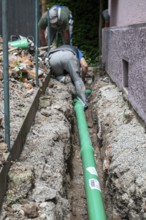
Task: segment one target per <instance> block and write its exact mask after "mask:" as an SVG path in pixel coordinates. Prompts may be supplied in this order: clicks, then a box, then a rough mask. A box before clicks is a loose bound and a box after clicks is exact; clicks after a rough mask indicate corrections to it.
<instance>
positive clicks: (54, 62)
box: [49, 51, 64, 82]
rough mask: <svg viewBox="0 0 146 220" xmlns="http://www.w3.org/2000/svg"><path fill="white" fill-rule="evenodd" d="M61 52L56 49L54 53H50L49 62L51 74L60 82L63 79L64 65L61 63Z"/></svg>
mask: <svg viewBox="0 0 146 220" xmlns="http://www.w3.org/2000/svg"><path fill="white" fill-rule="evenodd" d="M62 59H63V52H62V51H57V52H55V53H52V54H50V56H49V63H50V67H51V70H52V73H53V75H54V76H55V77H56V79H57V80H58V81H60V82H62V81H63V78H64V66H63V64H62Z"/></svg>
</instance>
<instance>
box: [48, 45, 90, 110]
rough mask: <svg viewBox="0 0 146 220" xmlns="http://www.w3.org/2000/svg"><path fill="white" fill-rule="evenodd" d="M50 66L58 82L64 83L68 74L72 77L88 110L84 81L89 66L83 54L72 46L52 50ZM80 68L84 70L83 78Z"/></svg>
mask: <svg viewBox="0 0 146 220" xmlns="http://www.w3.org/2000/svg"><path fill="white" fill-rule="evenodd" d="M49 64H50V67H51V72H52V73H53V75H54V76H55V77H56V79H57V80H58V81H60V82H64V79H65V75H66V74H67V73H68V74H69V75H70V77H71V80H72V83H73V84H74V86H75V89H76V94H77V96H78V98H79V99H80V101H81V102H82V104H83V106H84V108H85V109H86V108H87V100H86V94H85V85H84V82H83V80H84V79H85V76H86V74H87V70H88V64H87V62H86V60H85V58H84V57H83V54H82V52H81V51H80V50H79V49H78V48H77V47H73V46H70V45H63V46H60V47H58V48H55V49H51V50H50V52H49ZM80 67H81V69H82V77H81V76H80Z"/></svg>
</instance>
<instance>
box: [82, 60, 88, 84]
mask: <svg viewBox="0 0 146 220" xmlns="http://www.w3.org/2000/svg"><path fill="white" fill-rule="evenodd" d="M80 64H81V68H82V78H83V80H85V76H86V74H87V71H88V64H87V62H86V60H85V58H84V57H81V59H80Z"/></svg>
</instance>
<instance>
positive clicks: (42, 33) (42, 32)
mask: <svg viewBox="0 0 146 220" xmlns="http://www.w3.org/2000/svg"><path fill="white" fill-rule="evenodd" d="M39 37H40V41H41V45H42V46H46V45H47V42H46V38H45V30H43V29H41V28H40V29H39Z"/></svg>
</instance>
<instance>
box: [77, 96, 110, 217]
mask: <svg viewBox="0 0 146 220" xmlns="http://www.w3.org/2000/svg"><path fill="white" fill-rule="evenodd" d="M74 110H75V113H76V118H77V125H78V133H79V139H80V147H81V150H80V152H81V157H82V165H83V172H84V183H85V191H86V197H87V208H88V217H89V220H106V214H105V209H104V205H103V199H102V194H101V189H100V184H99V177H98V174H97V171H96V164H95V160H94V149H93V147H92V143H91V139H90V135H89V131H88V126H87V122H86V118H85V113H84V107H83V105H82V103H81V102H80V101H79V100H78V99H76V100H75V105H74Z"/></svg>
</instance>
